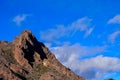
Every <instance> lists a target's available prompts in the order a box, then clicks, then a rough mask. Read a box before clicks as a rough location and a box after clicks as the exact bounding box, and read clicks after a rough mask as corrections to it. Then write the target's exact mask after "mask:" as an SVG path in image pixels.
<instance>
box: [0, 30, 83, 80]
mask: <svg viewBox="0 0 120 80" xmlns="http://www.w3.org/2000/svg"><path fill="white" fill-rule="evenodd" d="M0 80H84V79H83V78H82V77H80V76H78V75H76V74H75V73H74V72H72V71H71V70H70V69H69V68H66V67H65V66H63V65H62V64H61V63H60V62H59V61H58V60H57V59H56V57H55V56H54V55H53V54H52V53H51V52H50V51H49V49H48V48H47V47H46V46H45V45H44V44H43V43H41V42H38V41H37V39H36V38H35V37H34V35H33V34H32V33H31V31H29V30H25V31H23V32H22V33H21V34H20V36H18V37H15V39H14V41H13V42H10V43H9V42H6V41H0Z"/></svg>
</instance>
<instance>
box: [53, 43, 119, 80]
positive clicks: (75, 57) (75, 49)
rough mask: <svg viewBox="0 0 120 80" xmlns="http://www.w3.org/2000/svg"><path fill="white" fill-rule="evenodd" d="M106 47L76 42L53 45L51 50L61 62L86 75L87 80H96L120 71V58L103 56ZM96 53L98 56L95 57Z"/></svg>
mask: <svg viewBox="0 0 120 80" xmlns="http://www.w3.org/2000/svg"><path fill="white" fill-rule="evenodd" d="M105 49H106V46H97V47H88V46H81V45H79V44H74V45H71V46H70V45H63V46H61V47H53V48H51V51H52V52H53V53H54V54H55V55H56V57H57V58H58V59H59V60H60V62H62V63H63V64H64V65H65V66H67V67H69V68H71V69H72V70H74V71H75V72H76V73H77V74H79V75H82V76H84V77H85V78H86V80H92V79H95V80H96V79H98V78H102V77H103V76H105V74H107V73H109V72H117V71H120V67H119V66H120V59H119V58H116V57H105V56H102V55H101V54H102V53H103V52H104V51H105ZM95 55H98V56H96V57H94V56H95ZM85 57H87V58H85Z"/></svg>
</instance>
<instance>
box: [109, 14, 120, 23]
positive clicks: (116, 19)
mask: <svg viewBox="0 0 120 80" xmlns="http://www.w3.org/2000/svg"><path fill="white" fill-rule="evenodd" d="M108 24H120V14H119V15H116V16H115V17H113V18H112V19H110V20H109V21H108Z"/></svg>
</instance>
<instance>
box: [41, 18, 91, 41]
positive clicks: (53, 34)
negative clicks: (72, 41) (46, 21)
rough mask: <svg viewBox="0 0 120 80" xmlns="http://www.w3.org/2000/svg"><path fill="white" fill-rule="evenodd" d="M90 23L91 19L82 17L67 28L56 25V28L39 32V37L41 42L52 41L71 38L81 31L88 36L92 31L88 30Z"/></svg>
mask: <svg viewBox="0 0 120 80" xmlns="http://www.w3.org/2000/svg"><path fill="white" fill-rule="evenodd" d="M91 21H92V19H89V18H87V17H84V18H80V19H78V20H76V21H75V22H73V23H71V24H70V25H68V26H65V25H57V27H56V28H53V29H49V30H46V31H42V32H40V37H41V39H43V40H47V41H53V40H56V39H59V38H62V37H72V36H74V35H75V34H76V32H81V31H84V32H86V33H85V34H86V36H88V35H90V34H91V32H92V31H93V28H89V27H90V26H91Z"/></svg>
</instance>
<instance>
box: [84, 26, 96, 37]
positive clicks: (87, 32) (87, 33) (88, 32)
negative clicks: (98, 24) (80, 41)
mask: <svg viewBox="0 0 120 80" xmlns="http://www.w3.org/2000/svg"><path fill="white" fill-rule="evenodd" d="M93 29H94V28H93V27H91V28H89V29H88V30H86V34H85V35H84V37H85V38H86V37H88V36H89V35H90V34H91V33H92V31H93Z"/></svg>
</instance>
